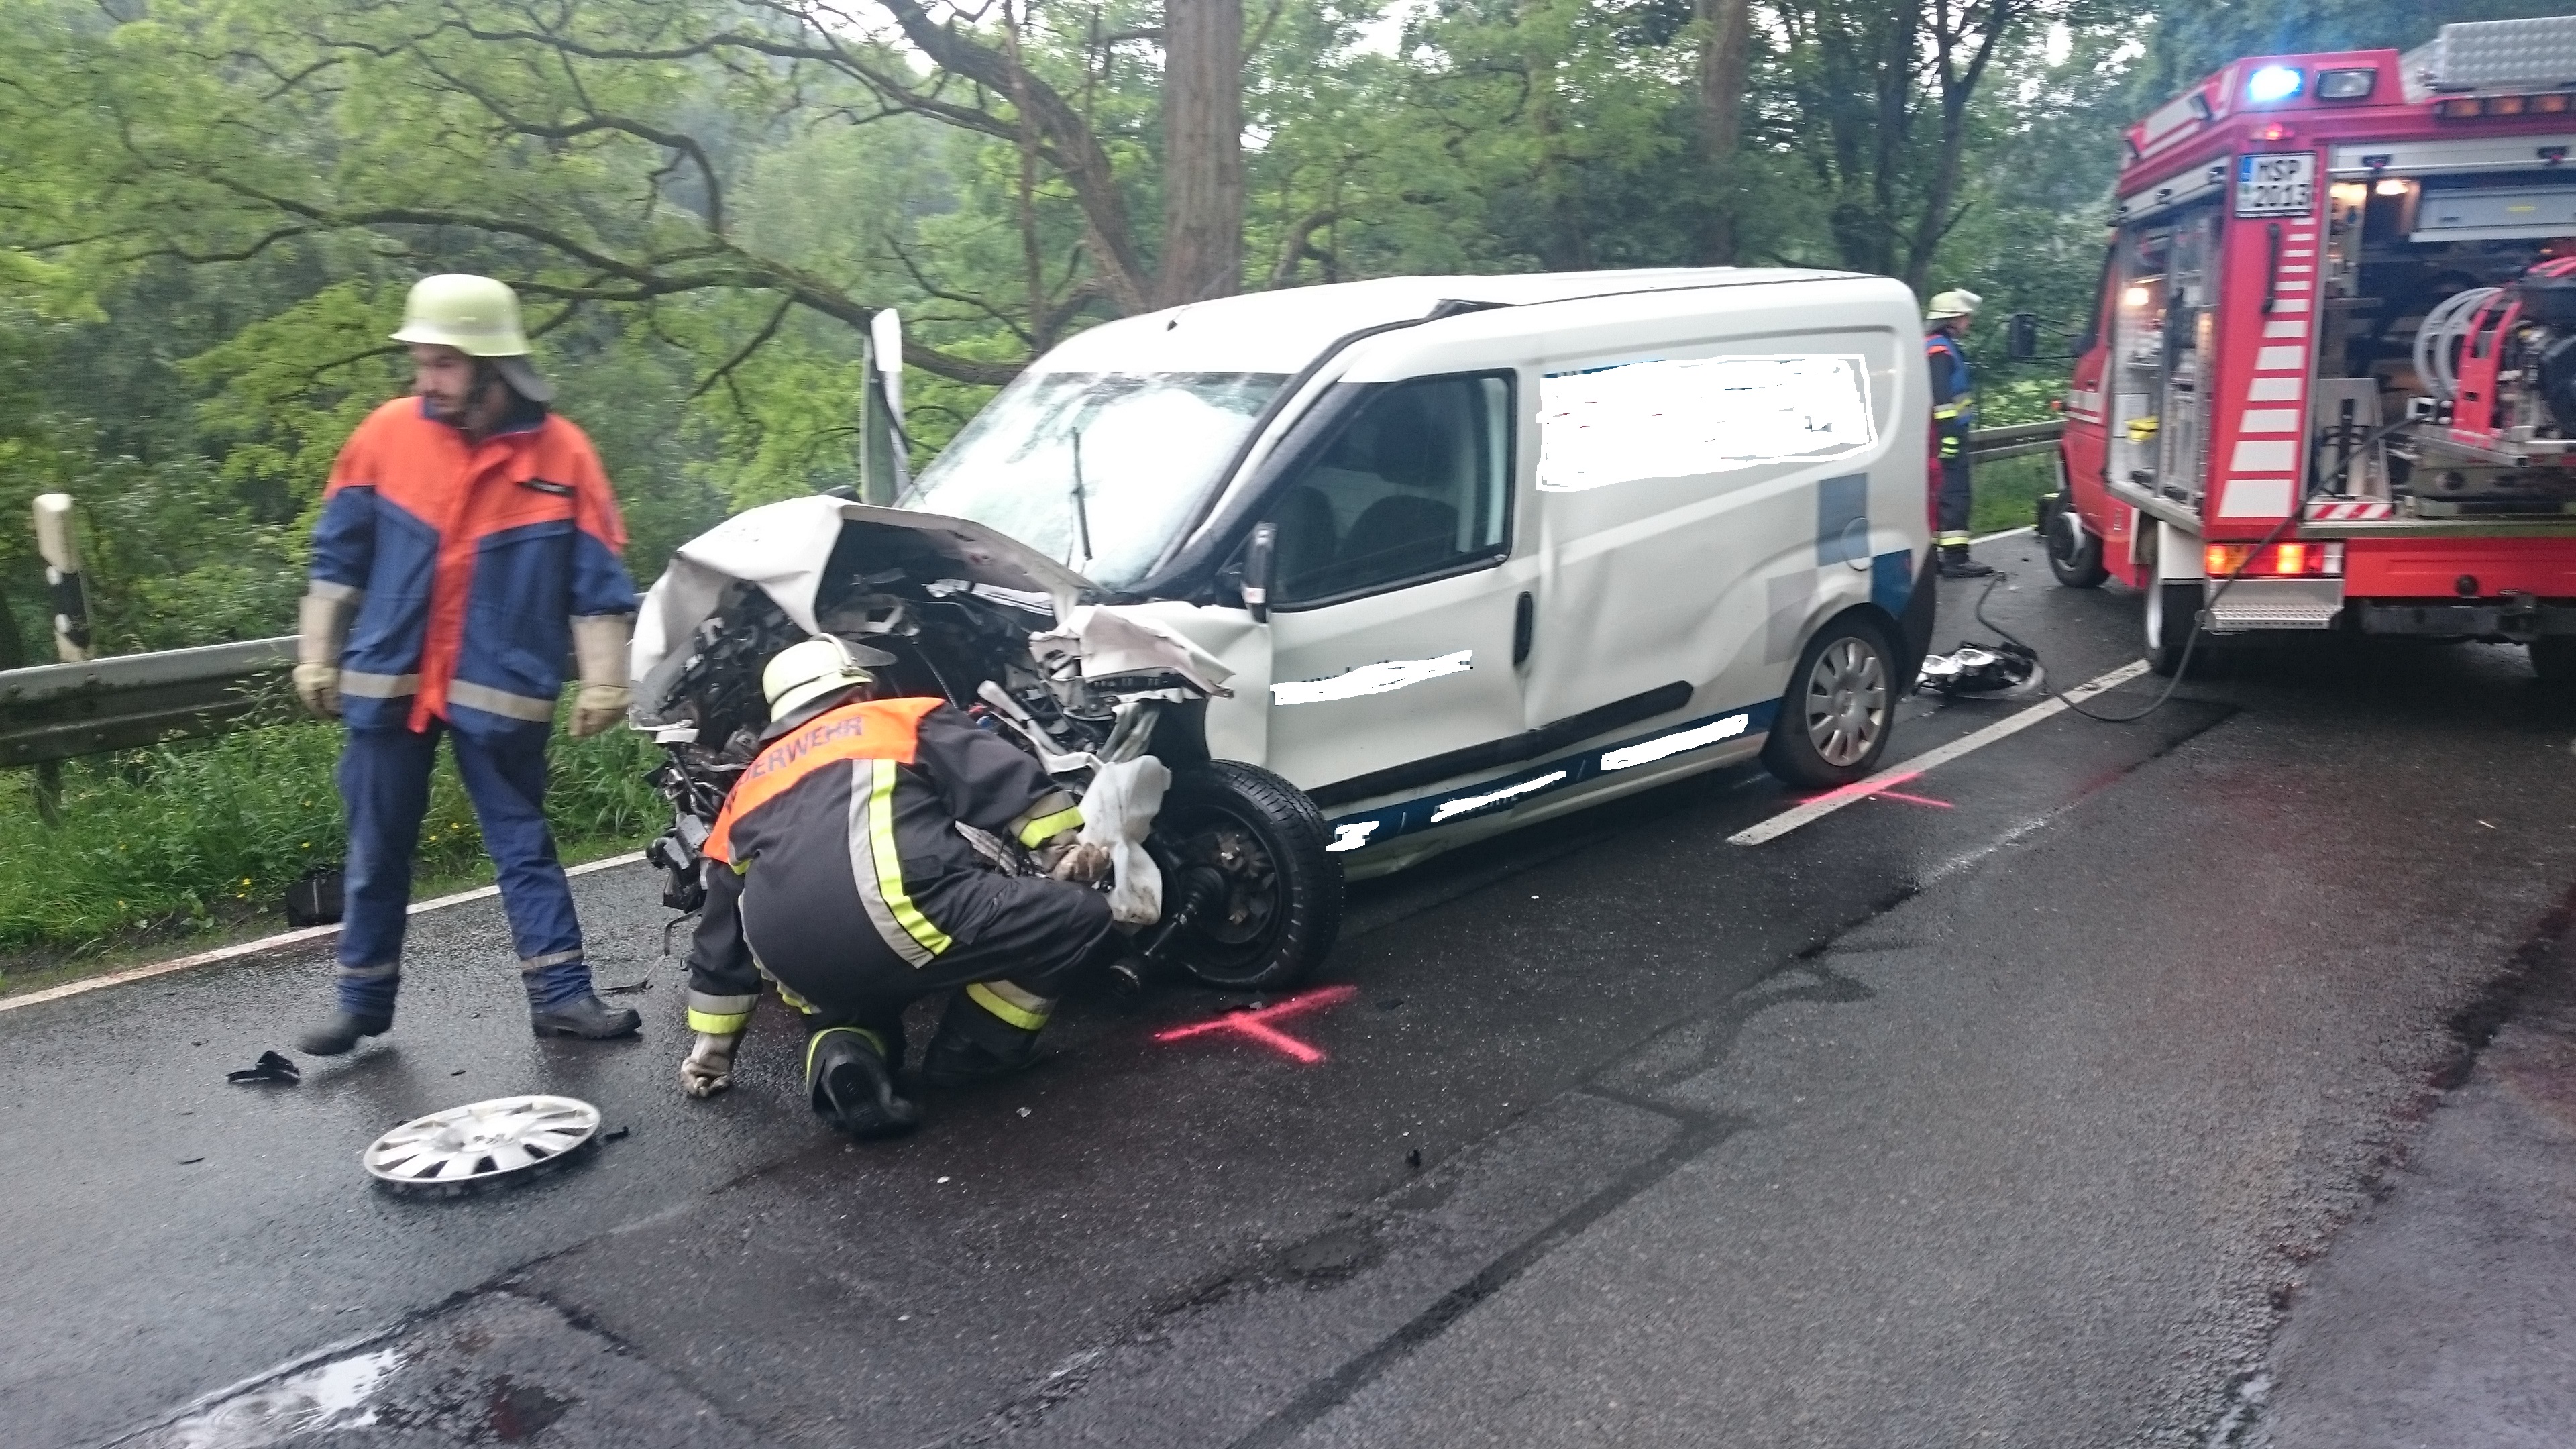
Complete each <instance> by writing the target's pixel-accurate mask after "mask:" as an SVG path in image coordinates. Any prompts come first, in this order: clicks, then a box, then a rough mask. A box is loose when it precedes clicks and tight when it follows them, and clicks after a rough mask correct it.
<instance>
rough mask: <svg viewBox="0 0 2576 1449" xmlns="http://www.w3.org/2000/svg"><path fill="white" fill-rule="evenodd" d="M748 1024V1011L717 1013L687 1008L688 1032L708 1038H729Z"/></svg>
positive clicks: (749, 1020)
mask: <svg viewBox="0 0 2576 1449" xmlns="http://www.w3.org/2000/svg"><path fill="white" fill-rule="evenodd" d="M750 1024H751V1013H750V1012H748V1011H744V1012H728V1013H717V1012H713V1011H700V1010H698V1009H697V1008H696V1007H694V1006H692V1007H690V1008H689V1030H691V1031H702V1032H705V1033H706V1034H707V1035H709V1036H731V1035H733V1034H734V1033H735V1032H738V1031H740V1030H742V1029H743V1028H744V1027H746V1026H748V1025H750Z"/></svg>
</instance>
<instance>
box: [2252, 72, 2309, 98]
mask: <svg viewBox="0 0 2576 1449" xmlns="http://www.w3.org/2000/svg"><path fill="white" fill-rule="evenodd" d="M2307 83H2308V78H2307V76H2306V75H2305V74H2303V73H2301V72H2300V71H2298V70H2295V69H2293V68H2292V67H2289V66H2286V65H2267V66H2265V67H2263V68H2262V69H2261V70H2258V71H2256V72H2254V74H2253V75H2251V76H2249V77H2247V78H2246V81H2245V99H2247V100H2249V101H2252V102H2253V103H2254V104H2256V105H2258V106H2261V105H2269V104H2271V103H2272V102H2274V101H2286V100H2288V99H2290V98H2291V97H2293V96H2296V95H2297V94H2298V93H2299V89H2300V87H2302V86H2305V85H2306V84H2307Z"/></svg>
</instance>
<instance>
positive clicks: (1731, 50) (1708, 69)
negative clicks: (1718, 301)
mask: <svg viewBox="0 0 2576 1449" xmlns="http://www.w3.org/2000/svg"><path fill="white" fill-rule="evenodd" d="M1692 8H1693V10H1694V11H1695V13H1696V15H1697V18H1698V19H1699V22H1700V24H1701V27H1702V32H1701V35H1700V42H1699V145H1700V156H1701V159H1702V161H1703V162H1704V163H1705V165H1706V166H1707V168H1708V185H1709V200H1710V207H1709V221H1708V229H1707V231H1705V232H1703V233H1702V234H1701V236H1700V254H1699V259H1700V261H1701V263H1702V264H1704V265H1707V266H1712V267H1731V266H1733V265H1735V258H1736V249H1737V245H1738V242H1739V238H1738V237H1737V235H1736V230H1735V212H1736V207H1737V204H1738V203H1739V202H1741V201H1742V199H1743V188H1742V186H1741V185H1740V184H1739V183H1738V178H1737V177H1736V174H1735V153H1736V151H1737V149H1738V148H1739V147H1740V146H1741V145H1742V144H1743V141H1744V70H1745V47H1746V45H1747V44H1748V42H1749V41H1750V39H1751V30H1752V8H1753V7H1752V4H1751V0H1696V3H1695V4H1694V5H1693V7H1692Z"/></svg>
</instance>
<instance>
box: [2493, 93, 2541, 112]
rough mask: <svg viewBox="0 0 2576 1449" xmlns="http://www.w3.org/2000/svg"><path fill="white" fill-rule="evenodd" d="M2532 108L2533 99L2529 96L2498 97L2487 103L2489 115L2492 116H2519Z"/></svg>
mask: <svg viewBox="0 0 2576 1449" xmlns="http://www.w3.org/2000/svg"><path fill="white" fill-rule="evenodd" d="M2530 106H2531V97H2529V96H2497V97H2495V98H2494V99H2492V100H2489V101H2488V102H2487V114H2488V115H2490V116H2519V115H2521V114H2522V113H2523V112H2524V111H2525V110H2528V109H2530Z"/></svg>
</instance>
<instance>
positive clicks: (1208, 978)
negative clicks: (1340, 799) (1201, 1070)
mask: <svg viewBox="0 0 2576 1449" xmlns="http://www.w3.org/2000/svg"><path fill="white" fill-rule="evenodd" d="M1155 832H1156V834H1158V835H1159V836H1161V837H1162V839H1163V842H1164V844H1165V845H1166V846H1167V847H1168V848H1169V850H1170V851H1171V853H1172V855H1173V856H1174V857H1175V859H1176V862H1177V863H1178V865H1179V866H1180V867H1181V869H1183V870H1188V869H1191V868H1193V867H1200V866H1207V867H1213V868H1214V869H1215V870H1216V871H1217V873H1218V874H1219V875H1220V876H1222V877H1223V878H1224V880H1225V892H1224V895H1223V896H1222V898H1220V899H1219V900H1218V901H1217V902H1216V903H1215V904H1214V905H1212V906H1211V907H1210V908H1209V909H1207V910H1205V911H1203V912H1201V913H1200V915H1198V916H1197V917H1195V918H1194V919H1193V920H1192V921H1191V922H1190V924H1189V926H1188V927H1187V928H1186V929H1185V930H1184V931H1183V933H1182V936H1181V939H1180V941H1179V942H1178V943H1177V949H1176V950H1175V952H1174V957H1175V959H1177V960H1178V961H1179V963H1180V964H1181V966H1182V968H1183V969H1185V970H1187V971H1188V972H1189V973H1190V974H1191V975H1192V976H1195V977H1197V978H1198V979H1199V980H1201V981H1203V982H1205V983H1207V984H1208V985H1210V986H1218V987H1224V988H1226V989H1228V990H1233V991H1268V990H1274V989H1276V988H1278V987H1282V986H1286V985H1289V984H1290V983H1292V982H1295V981H1297V980H1299V979H1300V978H1302V977H1304V976H1305V975H1306V973H1307V972H1309V971H1312V970H1313V969H1314V968H1315V967H1316V966H1317V965H1318V964H1320V963H1321V962H1322V961H1323V959H1324V956H1325V953H1327V952H1329V951H1331V950H1332V949H1333V939H1334V937H1335V936H1337V935H1339V934H1340V932H1341V927H1342V864H1341V862H1340V861H1338V860H1335V859H1334V858H1333V857H1332V856H1331V855H1330V854H1328V853H1326V851H1325V850H1324V846H1325V844H1326V843H1327V842H1328V841H1329V840H1330V839H1331V836H1332V832H1331V831H1329V830H1327V829H1326V828H1325V826H1324V817H1323V814H1322V812H1320V811H1318V810H1317V809H1316V808H1315V802H1314V801H1312V800H1310V799H1308V798H1307V796H1306V792H1305V791H1303V790H1300V789H1298V788H1297V787H1296V786H1294V785H1291V784H1289V783H1288V782H1287V781H1286V780H1283V779H1281V778H1280V777H1278V776H1277V775H1274V774H1272V773H1270V772H1269V771H1268V770H1264V769H1260V768H1258V767H1256V766H1253V765H1246V764H1242V763H1239V762H1237V761H1234V760H1211V761H1209V762H1207V763H1206V764H1202V765H1193V766H1191V767H1190V768H1188V769H1185V770H1182V771H1179V772H1178V773H1176V774H1175V775H1174V776H1173V777H1172V788H1171V790H1170V792H1169V793H1168V794H1166V795H1165V796H1164V797H1163V808H1162V811H1161V813H1160V815H1159V816H1158V817H1157V819H1156V821H1155ZM1178 886H1179V882H1177V881H1175V880H1172V879H1169V878H1168V877H1167V878H1166V880H1165V881H1164V886H1163V889H1164V899H1165V900H1166V902H1169V901H1171V900H1172V899H1173V892H1174V891H1175V890H1176V889H1177V888H1178Z"/></svg>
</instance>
